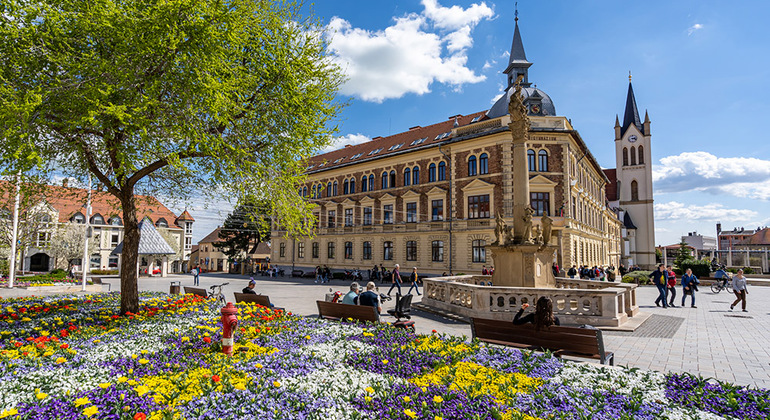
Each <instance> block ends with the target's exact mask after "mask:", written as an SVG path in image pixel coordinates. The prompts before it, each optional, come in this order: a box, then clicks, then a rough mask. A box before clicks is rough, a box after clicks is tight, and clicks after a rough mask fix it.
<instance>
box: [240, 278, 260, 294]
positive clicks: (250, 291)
mask: <svg viewBox="0 0 770 420" xmlns="http://www.w3.org/2000/svg"><path fill="white" fill-rule="evenodd" d="M256 285H257V282H255V281H254V280H250V281H249V285H248V286H246V287H244V288H243V290H242V291H241V293H245V294H247V295H256V294H257V292H255V291H254V286H256Z"/></svg>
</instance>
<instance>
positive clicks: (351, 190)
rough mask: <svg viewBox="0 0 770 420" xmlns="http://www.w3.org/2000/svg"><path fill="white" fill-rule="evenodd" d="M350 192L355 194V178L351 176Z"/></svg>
mask: <svg viewBox="0 0 770 420" xmlns="http://www.w3.org/2000/svg"><path fill="white" fill-rule="evenodd" d="M350 193H351V194H355V193H356V179H355V178H352V179H351V180H350Z"/></svg>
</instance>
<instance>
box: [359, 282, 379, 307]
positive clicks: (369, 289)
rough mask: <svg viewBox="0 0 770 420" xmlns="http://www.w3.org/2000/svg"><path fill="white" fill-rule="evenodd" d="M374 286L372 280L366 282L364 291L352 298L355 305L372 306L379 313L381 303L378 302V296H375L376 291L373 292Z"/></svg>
mask: <svg viewBox="0 0 770 420" xmlns="http://www.w3.org/2000/svg"><path fill="white" fill-rule="evenodd" d="M376 287H377V286H376V285H375V284H374V282H373V281H370V282H369V283H366V291H365V292H364V293H361V294H360V295H358V297H356V298H355V299H354V300H355V303H356V304H357V305H362V306H374V307H375V308H377V313H378V314H379V313H381V312H382V305H381V304H380V297H379V296H377V293H374V289H375V288H376Z"/></svg>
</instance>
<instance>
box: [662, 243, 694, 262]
mask: <svg viewBox="0 0 770 420" xmlns="http://www.w3.org/2000/svg"><path fill="white" fill-rule="evenodd" d="M655 249H657V250H658V251H659V252H660V255H661V258H662V260H661V262H662V263H663V264H666V265H673V264H674V260H675V259H676V257H677V255H679V250H680V249H681V245H680V244H671V245H666V246H657V247H655ZM687 249H688V251H689V255H690V256H691V257H693V258H695V256H696V255H697V253H698V251H697V250H696V249H695V247H693V246H691V245H687Z"/></svg>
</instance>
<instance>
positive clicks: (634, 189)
mask: <svg viewBox="0 0 770 420" xmlns="http://www.w3.org/2000/svg"><path fill="white" fill-rule="evenodd" d="M631 201H639V183H638V182H636V180H633V181H631Z"/></svg>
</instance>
